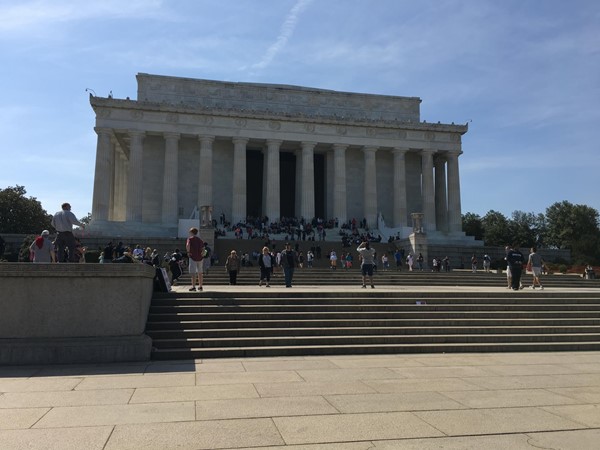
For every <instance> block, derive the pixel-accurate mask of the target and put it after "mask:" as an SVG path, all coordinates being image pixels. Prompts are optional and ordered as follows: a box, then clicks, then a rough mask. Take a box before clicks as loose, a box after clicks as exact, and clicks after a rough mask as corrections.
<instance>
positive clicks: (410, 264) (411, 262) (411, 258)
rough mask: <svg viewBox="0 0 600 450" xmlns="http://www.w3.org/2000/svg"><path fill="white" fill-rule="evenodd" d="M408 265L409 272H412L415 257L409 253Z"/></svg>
mask: <svg viewBox="0 0 600 450" xmlns="http://www.w3.org/2000/svg"><path fill="white" fill-rule="evenodd" d="M406 264H407V265H408V271H409V272H412V271H413V255H412V253H409V254H408V256H407V257H406Z"/></svg>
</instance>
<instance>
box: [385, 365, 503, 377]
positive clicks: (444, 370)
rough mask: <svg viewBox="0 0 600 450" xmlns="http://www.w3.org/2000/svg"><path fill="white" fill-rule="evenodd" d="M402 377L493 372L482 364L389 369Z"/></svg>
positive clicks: (487, 374) (455, 375) (469, 374)
mask: <svg viewBox="0 0 600 450" xmlns="http://www.w3.org/2000/svg"><path fill="white" fill-rule="evenodd" d="M390 370H393V371H394V372H396V373H397V374H399V375H401V376H402V378H419V379H427V378H464V377H486V376H490V375H494V373H493V372H490V371H489V370H487V368H486V367H482V366H445V367H401V368H393V369H390Z"/></svg>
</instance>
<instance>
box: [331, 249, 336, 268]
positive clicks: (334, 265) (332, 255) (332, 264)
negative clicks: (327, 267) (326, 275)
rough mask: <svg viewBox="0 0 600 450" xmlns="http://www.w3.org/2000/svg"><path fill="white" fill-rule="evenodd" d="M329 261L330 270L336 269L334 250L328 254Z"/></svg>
mask: <svg viewBox="0 0 600 450" xmlns="http://www.w3.org/2000/svg"><path fill="white" fill-rule="evenodd" d="M329 262H330V264H331V269H332V270H335V269H337V254H336V253H335V251H334V250H331V253H330V254H329Z"/></svg>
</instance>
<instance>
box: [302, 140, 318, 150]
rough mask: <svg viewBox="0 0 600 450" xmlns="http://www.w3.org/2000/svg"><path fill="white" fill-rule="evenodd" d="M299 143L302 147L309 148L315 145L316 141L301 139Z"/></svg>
mask: <svg viewBox="0 0 600 450" xmlns="http://www.w3.org/2000/svg"><path fill="white" fill-rule="evenodd" d="M300 145H301V146H302V149H305V148H308V149H309V150H310V149H313V148H315V147H316V146H317V142H310V141H302V142H301V143H300Z"/></svg>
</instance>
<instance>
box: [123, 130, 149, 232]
mask: <svg viewBox="0 0 600 450" xmlns="http://www.w3.org/2000/svg"><path fill="white" fill-rule="evenodd" d="M144 136H145V133H144V132H143V131H139V130H130V131H129V138H130V143H129V168H128V175H127V212H126V218H127V221H128V222H141V221H142V200H143V191H142V182H143V169H144V168H143V142H144Z"/></svg>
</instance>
